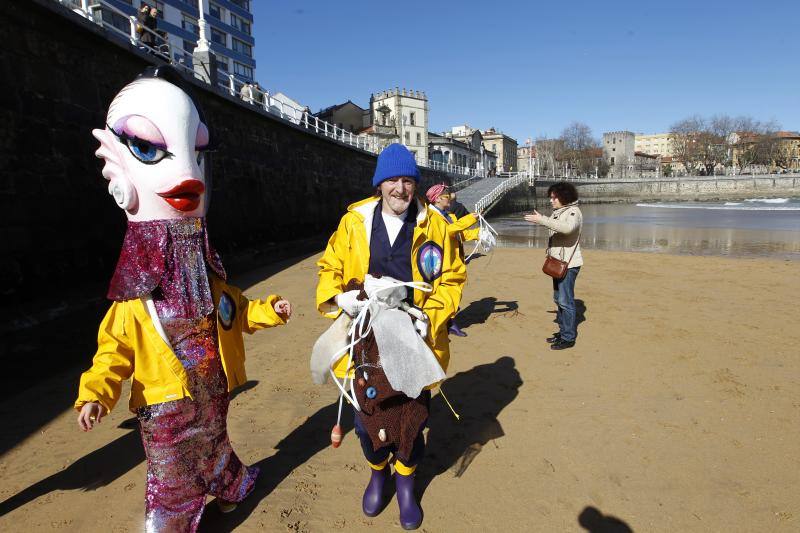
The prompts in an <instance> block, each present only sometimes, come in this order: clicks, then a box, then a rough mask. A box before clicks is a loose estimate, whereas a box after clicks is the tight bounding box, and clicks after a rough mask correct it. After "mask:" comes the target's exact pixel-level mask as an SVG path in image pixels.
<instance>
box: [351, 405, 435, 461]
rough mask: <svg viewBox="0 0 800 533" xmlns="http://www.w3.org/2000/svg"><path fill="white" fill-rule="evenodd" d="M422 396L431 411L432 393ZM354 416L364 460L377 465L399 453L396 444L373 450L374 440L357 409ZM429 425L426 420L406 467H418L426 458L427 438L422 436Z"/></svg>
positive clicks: (415, 440)
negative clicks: (391, 455) (390, 455)
mask: <svg viewBox="0 0 800 533" xmlns="http://www.w3.org/2000/svg"><path fill="white" fill-rule="evenodd" d="M422 395H423V396H425V397H426V400H427V404H428V409H429V410H430V406H431V391H423V392H422ZM353 415H354V416H355V423H354V426H355V432H356V435H358V440H359V441H360V442H361V450H362V451H363V452H364V458H365V459H366V460H367V461H369V462H370V463H372V464H374V465H377V464H380V463H382V462H384V461H386V460H387V459H388V458H389V454H396V453H397V446H395V445H394V444H392V445H390V446H384V447H382V448H378V449H377V450H375V449H373V447H372V439H370V438H369V434H368V433H367V430H366V428H364V425H363V424H362V423H361V415H360V414H358V411H356V410H355V409H354V410H353ZM427 425H428V421H427V420H425V421H424V422H423V423H422V425H421V426H420V428H419V431H418V432H417V437H416V438H415V439H414V446H413V447H412V448H411V457H409V458H408V462H406V461H405V460H403V464H404V465H406V466H417V465H418V464H419V462H420V461H422V458H423V457H424V456H425V436H424V435H423V434H422V430H424V429H425V426H427Z"/></svg>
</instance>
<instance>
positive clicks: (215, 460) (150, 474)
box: [138, 394, 258, 532]
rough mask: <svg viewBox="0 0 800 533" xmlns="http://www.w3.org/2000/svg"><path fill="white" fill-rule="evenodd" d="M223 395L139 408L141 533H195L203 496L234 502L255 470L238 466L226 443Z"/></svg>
mask: <svg viewBox="0 0 800 533" xmlns="http://www.w3.org/2000/svg"><path fill="white" fill-rule="evenodd" d="M228 402H229V399H228V395H227V394H225V395H223V396H217V397H213V398H210V399H209V400H208V401H206V402H198V401H195V400H192V399H191V398H183V399H181V400H177V401H174V402H167V403H162V404H157V405H152V406H147V407H143V408H142V409H140V410H139V413H138V417H139V422H140V424H141V431H142V441H143V443H144V449H145V455H146V456H147V488H146V531H148V532H166V531H169V532H183V531H192V532H194V531H196V530H197V526H198V525H199V523H200V516H201V515H202V512H203V507H204V506H205V500H206V495H212V496H216V497H217V498H222V499H223V500H227V501H231V502H238V501H241V500H243V499H244V498H245V497H246V496H247V495H248V494H249V493H250V491H251V490H252V489H253V486H254V484H255V480H256V477H257V476H258V468H257V467H246V466H244V465H243V464H242V462H241V461H240V460H239V458H238V457H237V456H236V453H235V452H234V451H233V448H232V447H231V443H230V441H229V440H228V431H227V425H226V417H227V414H228Z"/></svg>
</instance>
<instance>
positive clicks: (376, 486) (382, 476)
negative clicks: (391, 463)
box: [361, 466, 389, 516]
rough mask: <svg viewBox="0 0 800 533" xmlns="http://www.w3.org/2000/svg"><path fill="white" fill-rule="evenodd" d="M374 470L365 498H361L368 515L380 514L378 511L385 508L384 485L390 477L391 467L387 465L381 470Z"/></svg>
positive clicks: (365, 491) (362, 505) (362, 506)
mask: <svg viewBox="0 0 800 533" xmlns="http://www.w3.org/2000/svg"><path fill="white" fill-rule="evenodd" d="M370 470H372V476H371V477H370V478H369V484H367V488H366V490H364V498H362V500H361V509H362V510H363V511H364V514H365V515H367V516H378V513H380V512H381V509H383V504H384V501H383V486H384V485H386V480H387V479H388V478H389V467H388V466H385V467H383V469H381V470H375V469H374V468H370Z"/></svg>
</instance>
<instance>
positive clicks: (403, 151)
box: [372, 143, 419, 187]
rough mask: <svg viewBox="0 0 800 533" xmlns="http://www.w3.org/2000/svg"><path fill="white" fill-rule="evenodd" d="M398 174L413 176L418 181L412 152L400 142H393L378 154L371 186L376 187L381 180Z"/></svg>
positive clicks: (417, 171)
mask: <svg viewBox="0 0 800 533" xmlns="http://www.w3.org/2000/svg"><path fill="white" fill-rule="evenodd" d="M398 176H406V177H409V178H414V181H415V182H417V183H419V169H418V168H417V161H416V160H415V159H414V154H412V153H411V152H409V151H408V148H406V147H405V146H403V145H402V144H398V143H393V144H390V145H389V146H387V147H386V148H384V149H383V151H382V152H381V154H380V155H379V156H378V165H377V166H376V167H375V175H374V176H372V186H373V187H377V186H378V185H380V184H381V183H382V182H383V181H385V180H388V179H389V178H396V177H398Z"/></svg>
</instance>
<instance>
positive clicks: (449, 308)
mask: <svg viewBox="0 0 800 533" xmlns="http://www.w3.org/2000/svg"><path fill="white" fill-rule="evenodd" d="M442 241H443V242H442V255H443V258H442V277H441V279H440V280H439V285H438V286H437V287H436V290H435V291H434V292H433V294H431V295H430V296H429V297H428V299H427V300H425V303H424V304H423V308H422V310H423V311H425V314H426V315H428V318H429V319H430V321H431V338H434V339H436V338H437V337H438V336H439V335H446V334H447V322H448V321H449V320H450V319H451V318H453V317H454V316H455V314H456V312H457V311H458V306H459V305H461V291H462V290H463V288H464V283H466V281H467V267H466V266H465V265H464V261H463V259H462V258H461V254H460V252H459V248H458V243H457V242H456V241H455V240H454V239H451V238H449V236H447V235H445V238H444V239H442ZM442 330H444V331H442Z"/></svg>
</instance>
